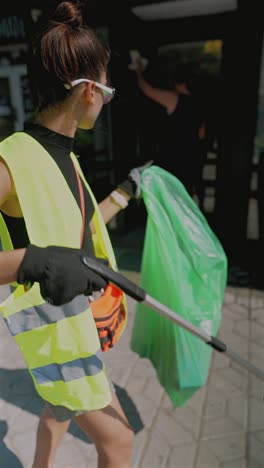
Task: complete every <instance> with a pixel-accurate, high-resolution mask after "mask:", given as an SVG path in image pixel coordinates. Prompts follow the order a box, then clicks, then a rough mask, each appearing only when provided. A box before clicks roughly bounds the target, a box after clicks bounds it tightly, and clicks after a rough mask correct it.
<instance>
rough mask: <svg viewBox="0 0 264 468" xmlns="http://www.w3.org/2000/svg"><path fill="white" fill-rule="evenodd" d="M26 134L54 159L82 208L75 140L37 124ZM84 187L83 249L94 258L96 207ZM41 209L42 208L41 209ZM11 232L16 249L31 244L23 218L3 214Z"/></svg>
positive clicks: (32, 125) (28, 127)
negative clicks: (76, 166) (76, 168)
mask: <svg viewBox="0 0 264 468" xmlns="http://www.w3.org/2000/svg"><path fill="white" fill-rule="evenodd" d="M24 131H25V133H27V134H28V135H30V136H31V137H33V138H34V139H35V140H37V141H38V142H39V143H40V144H41V145H42V146H43V147H44V148H45V150H46V151H47V152H48V153H49V155H50V156H51V157H52V158H53V160H54V161H55V163H56V164H57V166H58V167H59V169H60V170H61V172H62V174H63V176H64V178H65V180H66V182H67V184H68V186H69V189H70V190H71V192H72V194H73V195H74V197H75V199H76V202H77V204H78V206H79V208H80V193H79V188H78V182H77V177H76V173H75V169H74V166H73V162H72V159H71V157H70V153H71V151H72V147H73V141H74V140H73V138H70V137H67V136H64V135H61V134H59V133H56V132H53V131H51V130H49V129H47V128H45V127H42V126H40V125H37V124H32V123H27V124H25V127H24ZM82 185H83V191H84V200H85V231H84V239H83V246H82V247H83V249H85V250H86V252H87V253H88V255H90V256H94V248H93V243H92V234H91V230H90V228H89V222H90V220H91V219H92V216H93V213H94V206H93V203H92V200H91V197H90V195H89V193H88V191H87V189H86V187H85V186H84V184H83V183H82ZM40 208H41V207H40ZM2 216H3V218H4V220H5V222H6V225H7V228H8V230H9V233H10V236H11V239H12V242H13V245H14V248H22V247H26V246H27V245H28V244H29V238H28V235H27V230H26V225H25V222H24V219H23V218H14V217H10V216H7V215H6V214H4V213H2Z"/></svg>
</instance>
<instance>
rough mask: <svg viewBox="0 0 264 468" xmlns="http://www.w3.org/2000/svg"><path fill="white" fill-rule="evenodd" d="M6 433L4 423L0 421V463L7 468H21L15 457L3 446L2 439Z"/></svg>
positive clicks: (6, 428) (6, 427) (6, 429)
mask: <svg viewBox="0 0 264 468" xmlns="http://www.w3.org/2000/svg"><path fill="white" fill-rule="evenodd" d="M7 432H8V426H7V423H6V421H3V420H1V419H0V463H1V464H3V465H0V466H3V467H4V466H6V467H8V468H23V465H22V463H21V462H20V461H19V459H18V458H17V456H16V455H15V454H14V453H13V452H12V451H11V450H10V449H9V448H8V447H7V446H6V445H5V443H4V441H3V439H4V437H5V436H6V434H7Z"/></svg>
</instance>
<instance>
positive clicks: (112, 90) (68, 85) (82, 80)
mask: <svg viewBox="0 0 264 468" xmlns="http://www.w3.org/2000/svg"><path fill="white" fill-rule="evenodd" d="M80 83H94V84H95V86H96V87H97V88H100V89H102V90H103V91H106V92H107V93H108V94H111V96H112V98H113V97H114V95H115V88H109V86H105V85H103V84H101V83H98V82H97V81H94V80H88V79H87V78H79V79H78V80H74V81H71V82H70V83H65V85H64V87H65V88H66V89H71V88H74V86H77V85H78V84H80Z"/></svg>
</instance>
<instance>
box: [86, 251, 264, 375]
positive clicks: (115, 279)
mask: <svg viewBox="0 0 264 468" xmlns="http://www.w3.org/2000/svg"><path fill="white" fill-rule="evenodd" d="M82 261H83V263H84V264H85V265H86V266H88V267H89V268H90V269H91V270H92V271H94V272H95V273H98V274H99V275H101V276H102V277H103V278H105V279H106V280H108V281H111V282H112V283H114V284H115V285H116V286H118V287H119V288H120V289H122V290H123V291H124V292H125V293H126V294H128V295H129V296H130V297H132V298H133V299H135V300H136V301H138V302H143V303H144V304H145V305H147V306H149V307H150V308H151V309H153V310H156V311H157V312H158V313H159V314H160V315H162V316H164V317H166V318H168V319H169V320H171V321H173V322H175V323H176V324H177V325H179V326H180V327H182V328H184V329H185V330H187V331H189V332H190V333H192V334H193V335H195V336H197V337H198V338H200V339H201V340H202V341H204V342H205V343H206V344H207V345H209V346H211V347H212V348H213V349H215V350H216V351H218V352H220V353H225V354H226V355H227V356H229V357H230V358H231V359H233V360H234V361H236V362H237V363H238V364H239V365H240V366H242V367H245V368H246V369H247V370H248V371H249V372H251V373H253V374H255V375H256V376H257V377H259V378H260V379H262V380H264V372H263V371H262V370H260V369H258V368H257V367H256V366H254V364H251V363H250V362H248V361H247V360H245V359H244V358H243V357H241V356H240V355H239V354H237V353H236V352H235V351H233V350H232V349H230V348H229V346H227V345H226V344H225V343H223V342H222V341H220V340H219V339H218V338H216V337H214V336H210V335H208V334H207V333H206V332H204V331H203V330H201V329H200V328H198V327H196V326H194V325H193V324H191V323H190V322H188V321H187V320H185V319H183V318H182V317H181V316H179V315H178V314H177V313H176V312H175V311H174V310H172V309H170V308H169V307H167V306H166V305H164V304H162V303H160V302H159V301H157V300H156V299H154V298H153V297H152V296H150V295H149V294H147V292H146V291H145V290H144V289H142V288H141V287H140V286H138V285H137V284H135V283H133V282H132V281H130V280H129V279H127V278H126V277H125V276H123V275H121V274H120V273H117V272H116V271H114V270H112V269H111V268H108V267H107V266H105V265H102V264H101V263H99V262H98V261H97V260H95V259H94V258H90V257H86V256H85V257H83V258H82Z"/></svg>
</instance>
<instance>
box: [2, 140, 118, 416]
mask: <svg viewBox="0 0 264 468" xmlns="http://www.w3.org/2000/svg"><path fill="white" fill-rule="evenodd" d="M0 155H1V157H2V158H3V159H4V160H5V161H6V163H7V165H8V167H9V169H10V171H11V174H12V177H13V180H14V184H15V187H16V191H17V195H18V199H19V203H20V206H21V210H22V212H23V216H24V219H25V223H26V226H27V232H28V236H29V239H30V242H31V243H33V244H36V245H38V246H40V247H46V246H48V245H63V246H67V247H72V248H79V239H80V229H81V224H82V217H81V213H80V210H79V207H78V205H77V203H76V200H75V198H74V196H73V195H72V193H71V191H70V190H69V187H68V185H67V183H66V181H65V179H64V177H63V175H62V173H61V172H60V170H59V168H58V166H57V165H56V163H55V162H54V160H53V159H52V158H51V157H50V155H49V154H48V153H47V152H46V151H45V149H44V148H43V147H42V146H41V145H40V144H39V143H38V142H36V140H34V139H33V138H32V137H30V136H29V135H27V134H25V133H22V132H21V133H16V134H14V135H12V136H11V137H9V138H7V139H6V140H4V141H2V142H1V143H0ZM71 156H72V158H74V159H75V157H74V155H71ZM37 171H38V173H39V178H38V177H37V176H36V172H37ZM79 171H80V174H81V176H82V177H83V174H82V173H81V170H80V168H79ZM86 186H87V189H88V190H89V192H90V194H91V191H90V188H89V186H88V184H87V183H86ZM91 196H92V200H93V202H94V206H95V214H94V217H93V222H94V225H95V229H96V234H95V236H93V240H94V241H95V251H96V255H98V256H104V257H105V258H108V259H109V261H110V265H111V266H112V268H116V263H115V257H114V254H113V250H112V247H111V243H110V240H109V237H108V234H107V230H106V227H105V225H104V223H103V221H102V217H101V214H100V211H99V209H98V206H97V204H96V201H95V200H94V197H93V195H92V194H91ZM40 206H41V210H40V209H39V207H40ZM0 237H1V243H2V248H3V250H10V249H12V248H13V247H12V241H11V239H10V236H9V233H8V230H7V228H6V225H5V223H4V220H3V218H2V216H1V215H0ZM14 286H16V289H15V291H14V292H13V293H12V294H11V295H10V296H9V297H8V298H7V299H6V300H5V301H3V302H2V303H1V304H0V312H1V313H2V315H3V318H4V319H5V321H6V324H7V326H8V327H9V330H10V332H11V333H12V335H13V336H14V339H15V341H16V342H17V344H18V346H19V348H20V350H21V352H22V354H23V357H24V359H25V361H26V364H27V366H28V369H29V372H30V373H31V376H32V379H33V381H34V384H35V387H36V390H37V391H38V393H39V394H40V395H41V396H42V397H43V398H44V399H45V400H47V401H49V402H50V403H52V404H53V405H60V406H65V407H67V408H69V409H71V410H94V409H98V408H102V407H105V406H106V405H107V404H108V403H109V402H110V401H111V398H112V397H111V391H110V388H109V384H108V380H107V377H106V374H105V366H104V364H103V361H102V359H101V357H100V356H101V351H100V342H99V338H98V333H97V329H96V326H95V323H94V319H93V316H92V313H91V310H90V309H89V307H88V303H87V298H86V297H84V296H82V295H80V296H77V297H76V298H75V299H74V300H73V301H72V302H71V303H70V304H66V305H63V306H61V307H55V306H51V305H48V304H45V303H44V300H43V298H42V297H41V295H40V291H39V285H38V284H37V283H35V284H34V285H33V287H32V288H31V289H30V290H28V291H26V292H25V291H24V288H23V286H21V285H17V283H14ZM124 305H125V302H124Z"/></svg>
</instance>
